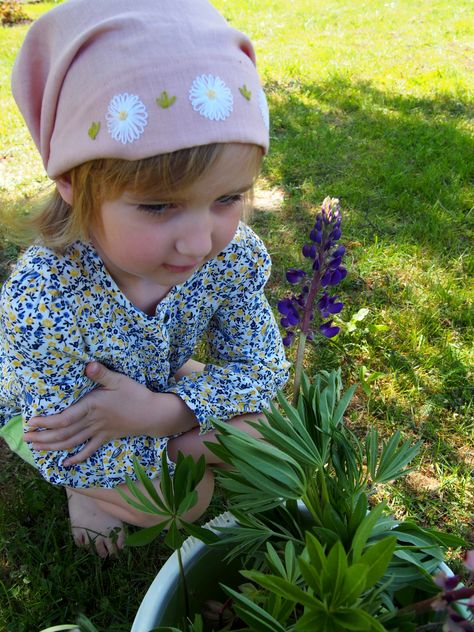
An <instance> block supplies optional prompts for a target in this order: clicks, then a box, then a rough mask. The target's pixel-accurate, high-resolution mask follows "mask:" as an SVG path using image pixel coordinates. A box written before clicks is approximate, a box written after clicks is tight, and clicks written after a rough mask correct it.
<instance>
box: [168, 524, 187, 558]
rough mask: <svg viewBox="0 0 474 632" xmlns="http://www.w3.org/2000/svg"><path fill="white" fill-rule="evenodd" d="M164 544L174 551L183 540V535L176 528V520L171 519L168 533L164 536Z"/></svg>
mask: <svg viewBox="0 0 474 632" xmlns="http://www.w3.org/2000/svg"><path fill="white" fill-rule="evenodd" d="M164 542H165V544H166V545H167V546H169V547H170V549H173V551H176V549H179V547H180V546H181V545H182V544H183V542H184V535H183V534H182V533H181V532H180V530H179V529H178V527H177V525H176V522H174V521H171V522H170V527H169V530H168V533H167V534H166V536H165V540H164Z"/></svg>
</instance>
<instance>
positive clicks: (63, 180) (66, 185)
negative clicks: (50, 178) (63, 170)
mask: <svg viewBox="0 0 474 632" xmlns="http://www.w3.org/2000/svg"><path fill="white" fill-rule="evenodd" d="M55 182H56V188H57V190H58V191H59V195H60V196H61V197H62V198H63V200H64V201H65V202H66V204H69V206H71V205H72V184H71V179H70V178H69V176H61V177H60V178H57V179H56V180H55Z"/></svg>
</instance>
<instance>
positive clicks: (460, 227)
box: [0, 0, 474, 632]
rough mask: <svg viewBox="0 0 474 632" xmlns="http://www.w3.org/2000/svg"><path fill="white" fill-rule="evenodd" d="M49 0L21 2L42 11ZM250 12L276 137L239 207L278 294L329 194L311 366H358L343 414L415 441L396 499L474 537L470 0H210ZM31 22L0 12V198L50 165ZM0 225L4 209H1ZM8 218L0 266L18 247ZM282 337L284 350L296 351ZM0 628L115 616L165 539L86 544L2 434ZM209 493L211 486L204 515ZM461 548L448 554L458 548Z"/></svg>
mask: <svg viewBox="0 0 474 632" xmlns="http://www.w3.org/2000/svg"><path fill="white" fill-rule="evenodd" d="M53 4H54V3H46V2H45V3H39V4H25V5H24V7H25V10H26V11H27V12H28V13H29V14H30V15H31V17H37V16H38V15H39V14H40V13H42V12H43V11H44V10H46V9H47V8H49V7H50V6H53ZM214 4H215V5H216V6H217V7H218V8H219V9H220V10H221V11H222V12H223V14H224V15H225V16H226V17H227V18H228V19H229V20H230V22H231V23H232V24H233V25H234V26H236V27H238V28H241V29H242V30H244V31H246V32H248V33H249V34H250V35H251V37H252V38H253V40H254V43H255V45H256V50H257V55H258V61H259V68H260V71H261V74H262V77H263V80H264V82H265V85H266V91H267V95H268V99H269V103H270V109H271V116H272V127H271V139H272V148H271V153H270V155H269V157H268V158H267V159H266V163H265V167H264V172H263V175H262V177H261V180H260V183H259V187H258V191H257V196H256V207H257V208H256V211H255V213H254V215H253V219H252V224H253V226H254V228H255V229H256V231H257V232H258V233H259V234H260V235H261V236H262V238H264V240H265V241H266V243H267V246H268V248H269V251H270V252H271V255H272V258H273V262H274V272H273V276H272V279H271V281H270V283H269V286H268V295H269V298H270V300H271V302H272V304H273V305H276V301H277V300H278V298H279V297H281V296H282V295H283V294H284V293H285V292H286V291H287V284H286V282H285V277H284V272H285V269H286V268H287V267H290V266H298V265H299V264H300V263H301V254H300V252H301V246H302V245H303V243H305V240H306V233H307V232H308V231H309V228H310V227H311V225H312V217H313V216H314V213H315V209H316V208H317V206H318V204H320V202H321V201H322V199H323V198H324V197H325V196H326V195H330V196H332V197H339V198H340V200H341V206H342V209H343V212H344V224H343V239H342V240H341V242H342V243H344V244H345V245H346V247H347V250H348V255H347V263H348V267H349V275H348V277H347V278H346V280H345V281H344V282H343V284H342V286H341V289H340V292H339V294H340V295H341V296H342V297H343V298H344V300H345V302H346V307H345V309H344V311H343V312H342V313H341V315H340V316H341V318H340V321H341V323H340V324H341V328H342V332H341V334H340V335H339V336H338V337H337V338H336V339H334V340H332V341H319V340H318V341H317V343H318V344H315V345H314V346H313V347H312V348H311V349H310V351H309V353H308V354H307V365H306V368H307V370H308V372H310V373H311V372H314V371H315V370H317V369H318V368H332V367H335V366H337V365H339V364H342V366H343V371H344V374H345V379H346V383H349V382H353V381H360V380H362V381H363V382H365V383H370V384H371V392H370V393H368V392H365V391H364V389H362V388H361V389H358V392H357V396H356V398H355V403H354V406H353V407H352V409H351V411H350V416H349V419H348V423H350V424H352V425H353V427H354V428H355V429H356V430H358V431H359V430H360V431H363V429H364V428H366V427H368V426H376V427H377V428H379V430H380V432H381V433H382V434H384V433H388V432H390V431H392V430H394V429H395V428H400V429H402V431H403V432H404V434H405V435H406V436H412V437H414V438H417V439H421V440H422V441H423V449H422V453H421V455H420V458H419V460H418V462H417V467H416V470H415V471H414V472H413V473H412V474H410V475H409V476H408V477H407V478H406V479H405V480H404V481H402V482H401V483H399V484H397V485H396V486H394V487H393V488H392V490H391V493H390V496H389V497H388V498H387V501H388V503H389V505H390V506H391V508H392V510H393V512H394V513H395V514H396V515H399V516H402V515H403V516H406V515H409V516H412V517H413V518H414V519H416V520H418V521H420V522H421V523H423V524H426V525H430V526H438V527H442V528H445V529H448V530H450V531H452V532H453V533H457V534H460V535H462V536H464V537H465V538H467V540H468V541H469V542H470V543H472V544H473V545H474V522H473V516H474V483H473V479H474V476H473V474H474V414H473V411H474V407H473V399H474V397H473V395H474V386H473V384H474V375H473V374H474V371H473V367H474V357H473V356H474V353H473V349H474V341H473V337H474V327H473V324H474V323H473V320H474V306H473V295H474V288H473V282H472V279H473V276H474V255H473V253H474V249H473V223H474V221H473V220H474V212H473V208H474V189H473V169H474V142H473V131H474V129H473V128H474V125H473V118H472V114H473V87H474V80H473V70H474V61H473V60H474V57H473V43H472V42H473V39H472V36H473V29H472V19H471V18H472V12H471V10H472V4H471V2H470V0H457V1H456V2H453V1H452V0H395V1H393V2H389V1H387V0H366V1H365V2H353V1H350V0H318V2H314V0H293V1H292V2H291V3H289V2H285V1H283V0H215V1H214ZM26 30H27V26H23V25H22V26H18V27H14V28H4V27H2V28H1V29H0V51H1V52H0V107H1V112H2V121H1V123H0V147H1V154H0V202H1V205H0V207H1V208H2V210H3V211H4V212H5V213H7V214H8V212H9V210H10V211H11V209H13V208H14V207H15V205H16V204H17V203H18V202H21V201H22V200H23V198H24V197H25V196H26V197H29V196H32V195H34V194H35V193H36V192H37V191H38V190H39V189H41V188H42V187H44V186H45V185H46V180H45V178H44V176H43V174H42V167H41V163H40V161H39V158H38V157H37V156H36V153H35V150H34V148H33V146H32V142H31V141H30V140H29V138H28V134H27V132H26V130H25V128H24V126H23V125H22V122H21V119H20V116H19V114H18V112H17V110H16V107H15V105H14V103H13V101H12V98H11V95H10V93H9V81H8V75H9V73H10V69H11V65H12V63H13V59H14V56H15V53H16V51H17V49H18V47H19V45H20V43H21V41H22V39H23V36H24V34H25V32H26ZM0 231H1V224H0ZM8 237H9V235H8V230H7V229H5V230H4V231H3V237H2V241H1V245H0V267H1V270H2V271H3V272H2V274H3V275H5V274H6V273H7V271H8V267H9V265H10V263H11V261H13V260H14V258H15V257H16V255H17V249H16V248H15V247H14V246H13V245H12V244H11V243H10V242H9V239H8ZM294 351H295V350H294V349H291V350H290V351H289V357H290V359H292V360H293V359H294ZM1 457H2V463H3V466H2V468H1V472H0V546H1V557H0V603H1V604H2V606H1V608H0V630H7V631H8V632H30V631H31V630H39V629H41V628H42V627H46V626H47V625H57V624H59V623H62V622H67V621H69V622H74V620H75V618H76V616H77V614H78V613H80V612H83V613H84V614H86V615H87V616H88V617H89V618H90V619H91V620H92V621H93V622H94V623H95V625H96V626H97V627H98V628H99V629H100V630H101V631H102V630H104V631H105V630H110V631H111V632H120V630H124V631H126V630H129V629H130V622H131V621H132V620H133V617H134V612H135V611H136V608H137V606H138V604H139V602H140V600H141V597H142V596H143V594H144V592H145V590H146V588H147V586H148V584H149V583H150V581H151V579H152V578H153V576H154V574H155V572H156V570H157V569H158V568H159V566H160V565H161V564H162V561H163V560H164V559H165V557H166V556H167V552H166V551H165V550H164V549H163V547H162V546H160V543H159V542H158V543H155V544H153V545H152V546H150V547H147V548H146V549H144V550H141V549H140V550H138V549H134V550H126V551H125V552H124V554H123V555H122V556H121V557H120V559H118V560H111V561H106V562H102V561H98V560H96V559H94V558H92V557H91V556H87V555H86V554H85V553H83V552H81V551H79V550H76V549H75V548H74V546H73V545H72V543H71V540H70V537H69V535H68V525H67V513H66V507H65V502H64V498H63V496H64V492H63V491H62V490H60V489H54V488H52V487H51V486H49V485H48V484H46V483H45V482H44V481H42V480H41V479H40V478H39V476H38V475H36V472H34V471H33V470H30V469H29V468H28V467H27V466H26V465H24V464H23V463H22V462H20V461H19V460H18V459H17V457H15V456H14V455H10V454H9V453H8V452H7V451H6V450H5V449H4V448H3V446H2V448H1ZM222 505H223V500H222V499H221V498H217V499H216V500H215V501H214V503H213V506H212V507H211V508H210V510H209V516H210V515H211V514H212V513H213V512H214V511H216V510H219V509H220V508H221V507H222ZM453 564H454V565H456V559H454V560H453Z"/></svg>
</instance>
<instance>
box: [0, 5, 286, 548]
mask: <svg viewBox="0 0 474 632" xmlns="http://www.w3.org/2000/svg"><path fill="white" fill-rule="evenodd" d="M254 62H255V58H254V52H253V48H252V44H251V42H250V41H249V40H248V38H247V37H246V36H245V35H243V34H242V33H239V32H238V31H236V30H235V29H233V28H231V27H230V26H229V25H228V24H227V23H226V21H225V20H224V19H223V18H222V17H221V16H220V15H219V13H217V11H216V10H215V9H214V8H213V7H211V6H210V5H209V4H208V3H207V2H206V0H160V1H159V2H158V1H157V0H134V2H133V3H131V2H130V0H69V2H67V3H64V4H62V5H60V6H59V7H57V8H55V9H53V10H52V11H50V12H49V13H47V14H45V15H44V16H43V17H42V18H40V19H39V20H38V21H37V22H36V23H35V24H34V25H33V26H32V28H31V29H30V31H29V33H28V35H27V37H26V40H25V42H24V44H23V47H22V49H21V51H20V53H19V56H18V58H17V60H16V63H15V67H14V70H13V80H12V86H13V94H14V96H15V99H16V101H17V103H18V105H19V108H20V110H21V112H22V114H23V116H24V118H25V121H26V123H27V125H28V127H29V129H30V132H31V134H32V136H33V139H34V141H35V143H36V145H37V147H38V149H39V152H40V154H41V157H42V159H43V162H44V165H45V168H46V171H47V173H48V175H49V176H50V178H51V179H53V180H54V182H55V185H56V190H55V192H54V194H53V196H52V198H51V199H50V200H49V203H48V204H47V206H46V207H45V209H44V211H43V213H42V214H41V215H40V216H39V218H38V220H37V222H38V226H39V230H40V239H39V240H38V242H37V243H35V244H34V245H33V246H31V247H30V248H29V249H28V250H27V251H26V252H25V253H24V254H23V256H22V257H21V258H20V260H19V262H18V264H17V266H16V268H15V270H14V272H13V274H12V275H11V277H10V278H9V279H8V280H7V281H6V283H5V284H4V286H3V289H2V294H1V305H0V316H1V324H0V327H1V343H0V344H1V347H0V366H1V369H2V371H1V375H0V421H1V423H2V424H3V432H2V433H3V436H4V437H5V438H7V440H8V441H9V443H10V445H11V446H12V447H13V449H15V450H16V451H17V452H19V453H20V454H21V455H22V456H23V457H24V458H25V459H26V460H28V461H30V462H31V463H33V464H34V465H35V467H36V468H37V469H38V470H39V471H40V473H41V474H42V476H43V477H44V478H45V479H47V480H48V481H50V482H51V483H52V484H54V485H62V486H64V487H65V488H66V491H67V495H68V500H69V512H70V518H71V523H72V528H73V534H74V538H75V541H76V542H77V543H78V544H79V545H81V544H82V545H86V544H87V543H88V542H89V538H90V536H91V535H92V536H93V537H94V536H96V535H97V534H100V535H99V536H97V537H95V546H96V549H97V551H98V552H99V553H100V554H101V555H107V554H108V553H110V552H112V550H113V543H112V539H113V538H112V537H111V531H112V530H116V531H118V532H119V536H118V540H117V545H118V546H119V547H121V546H123V528H122V525H123V521H125V522H128V523H131V524H135V525H141V526H148V525H150V524H153V523H154V521H156V520H157V519H156V517H153V516H149V515H145V514H142V513H140V512H139V511H136V510H134V509H133V508H132V507H131V506H129V505H128V504H127V503H126V502H124V501H123V500H122V498H121V496H120V495H119V493H118V492H117V489H121V488H124V480H125V475H127V474H128V475H131V476H133V468H132V459H133V457H137V458H138V460H139V461H140V463H141V465H142V466H143V467H144V468H145V469H146V471H147V474H148V476H149V477H150V478H152V479H153V480H154V484H155V485H156V486H158V482H159V476H160V465H159V459H160V455H161V452H162V450H163V449H164V448H165V447H167V448H168V455H169V458H170V462H171V464H170V465H171V467H172V461H173V460H174V459H175V458H176V455H177V453H178V451H182V452H183V453H185V454H192V455H193V456H194V457H196V458H197V457H199V456H200V455H201V454H204V455H205V457H206V460H207V463H209V464H210V465H212V464H216V462H217V461H216V457H214V456H213V455H212V454H211V453H210V452H209V450H207V449H206V448H205V446H204V444H203V442H204V441H208V440H213V430H212V418H217V419H223V420H228V421H229V423H232V424H235V425H238V426H239V427H242V428H244V429H246V430H248V431H251V429H250V427H249V426H248V425H247V424H246V420H248V419H251V418H252V415H253V416H255V415H257V416H258V413H259V412H260V411H261V410H262V409H264V408H265V407H266V406H267V405H268V403H269V401H270V400H271V399H272V398H273V397H274V395H275V393H276V390H277V389H278V388H280V387H281V386H282V385H283V384H284V383H285V380H286V378H287V363H286V361H285V358H284V353H283V348H282V344H281V340H280V335H279V332H278V328H277V326H276V323H275V320H274V317H273V315H272V312H271V310H270V307H269V305H268V303H267V301H266V299H265V296H264V293H263V287H264V285H265V282H266V280H267V279H268V276H269V270H270V261H269V257H268V254H267V252H266V250H265V248H264V246H263V244H262V242H261V241H260V239H259V238H258V237H257V236H256V235H255V234H254V233H253V232H252V231H251V230H250V228H248V227H247V226H246V225H244V224H243V223H241V221H240V220H241V216H242V212H243V210H244V207H245V199H246V195H247V193H248V192H249V191H250V190H251V189H252V185H253V182H254V180H255V178H256V176H257V174H258V171H259V166H260V161H261V157H262V154H264V153H265V152H266V151H267V148H268V110H267V105H266V100H265V96H264V93H263V91H262V89H261V86H260V82H259V78H258V75H257V73H256V70H255V63H254ZM202 338H205V339H206V341H207V343H208V349H209V356H210V357H212V362H210V363H209V364H206V365H203V364H201V363H199V362H197V361H195V360H193V359H192V355H193V353H194V352H195V348H196V344H197V343H198V341H199V340H200V339H202ZM20 421H22V422H23V426H22V431H24V434H23V437H22V438H19V437H18V427H19V422H20ZM22 439H24V441H23V440H22ZM28 446H29V447H28ZM212 491H213V476H212V472H211V471H210V470H209V469H208V471H207V472H206V476H205V478H204V479H203V481H202V483H201V484H200V488H199V503H198V505H197V506H196V507H195V508H194V509H193V510H191V511H190V513H189V515H188V519H190V520H193V519H195V518H197V517H198V516H199V515H200V514H201V513H202V512H203V511H204V510H205V508H206V506H207V504H208V503H209V501H210V498H211V496H212Z"/></svg>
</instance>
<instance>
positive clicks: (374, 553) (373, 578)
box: [360, 536, 397, 589]
mask: <svg viewBox="0 0 474 632" xmlns="http://www.w3.org/2000/svg"><path fill="white" fill-rule="evenodd" d="M396 545H397V538H396V537H395V536H389V537H388V538H384V539H383V540H380V542H377V543H376V544H374V545H372V546H370V547H369V548H367V549H366V550H365V551H364V553H363V555H362V557H361V558H360V561H361V563H362V564H366V565H367V569H368V570H367V583H366V586H365V588H366V589H367V588H371V587H372V586H373V585H374V584H375V583H376V582H378V580H379V579H380V578H381V577H383V575H384V573H385V571H386V570H387V567H388V565H389V564H390V561H391V559H392V557H393V553H394V551H395V547H396Z"/></svg>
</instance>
